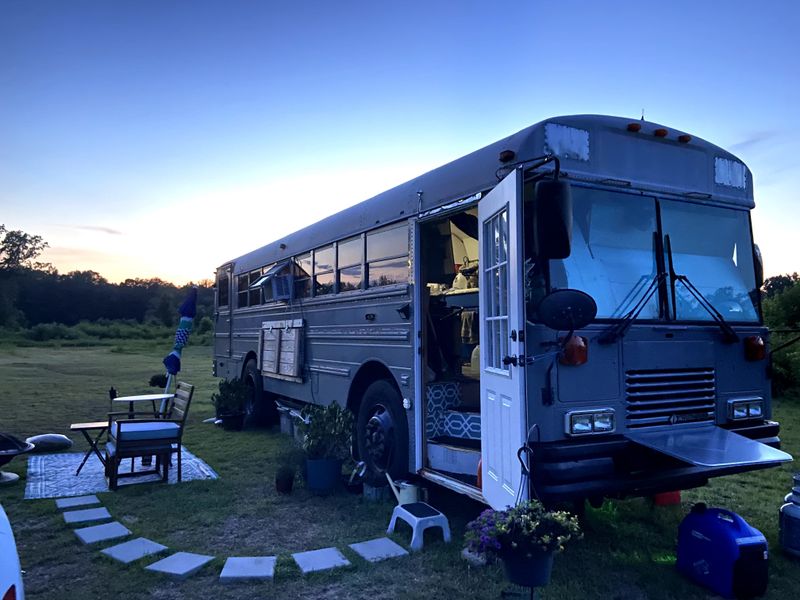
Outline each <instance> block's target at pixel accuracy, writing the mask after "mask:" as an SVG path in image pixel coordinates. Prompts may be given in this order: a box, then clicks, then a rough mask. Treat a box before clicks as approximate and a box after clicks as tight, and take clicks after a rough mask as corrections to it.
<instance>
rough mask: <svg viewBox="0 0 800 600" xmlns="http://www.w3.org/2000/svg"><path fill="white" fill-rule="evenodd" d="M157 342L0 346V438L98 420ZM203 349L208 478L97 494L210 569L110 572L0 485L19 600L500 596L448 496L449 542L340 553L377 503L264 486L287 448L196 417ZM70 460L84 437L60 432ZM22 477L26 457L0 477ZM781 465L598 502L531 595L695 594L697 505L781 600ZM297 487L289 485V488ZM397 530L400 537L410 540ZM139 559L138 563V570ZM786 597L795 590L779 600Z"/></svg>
mask: <svg viewBox="0 0 800 600" xmlns="http://www.w3.org/2000/svg"><path fill="white" fill-rule="evenodd" d="M167 350H168V348H166V347H164V345H163V344H156V343H153V342H150V343H144V342H141V343H131V342H120V343H119V345H118V346H114V345H110V346H103V347H81V348H57V347H26V348H17V347H10V346H3V347H0V408H1V410H2V415H3V416H2V421H1V425H0V430H2V431H6V432H9V433H13V434H15V435H17V436H18V437H22V438H24V437H27V436H29V435H33V434H36V433H42V432H57V433H65V434H67V433H68V427H69V423H71V422H76V421H83V420H95V419H97V418H98V417H101V416H102V415H103V414H104V413H105V412H107V410H108V396H107V390H108V388H109V387H111V386H112V385H113V386H114V387H115V388H117V389H118V390H119V391H120V392H121V393H136V392H147V391H148V388H147V387H146V383H147V381H148V380H149V378H150V376H151V375H153V374H155V373H158V372H160V371H161V358H162V357H163V355H164V354H165V353H166V351H167ZM210 371H211V357H210V348H208V347H198V346H192V345H189V346H188V347H187V348H186V351H185V354H184V360H183V371H182V373H181V378H182V379H185V380H186V381H189V382H191V383H194V384H195V385H196V386H197V387H196V390H195V395H194V400H193V403H192V409H191V411H190V425H189V428H188V430H187V433H186V435H185V437H184V441H185V444H186V446H187V447H188V448H189V449H190V450H191V451H192V452H193V453H195V454H196V455H198V456H200V457H201V458H203V459H204V460H205V461H206V462H208V463H209V464H210V465H211V466H212V467H213V468H214V469H215V470H216V471H217V472H218V473H219V475H220V479H219V480H217V481H200V482H187V483H183V484H181V485H177V486H165V485H160V484H146V485H136V486H132V487H128V488H124V489H122V490H120V491H119V492H117V493H114V494H111V493H109V494H103V495H102V496H101V501H102V503H103V504H104V505H105V506H106V507H108V509H109V510H110V511H111V514H112V515H114V517H115V518H116V519H118V520H120V521H122V522H123V523H124V524H125V525H126V526H127V527H128V528H129V529H130V530H131V531H132V532H133V533H134V535H136V536H145V537H148V538H150V539H153V540H155V541H158V542H161V543H163V544H165V545H167V546H169V547H170V548H171V549H174V550H185V551H191V552H199V553H203V554H212V555H214V556H216V557H217V559H216V560H215V561H214V562H213V563H211V565H210V566H207V567H205V568H204V569H203V570H202V571H200V572H199V573H198V574H196V575H195V576H193V577H192V578H190V579H189V580H187V581H183V582H173V581H170V580H167V579H165V578H163V577H160V576H158V575H155V574H151V573H148V572H145V571H143V570H142V568H141V564H134V565H129V566H122V565H120V564H117V563H115V562H112V561H111V560H109V559H106V558H105V557H103V556H102V555H101V554H100V553H99V552H98V551H97V549H92V548H87V547H85V546H82V545H81V544H80V543H79V542H78V540H77V538H76V537H75V535H74V534H73V533H71V531H70V527H68V526H67V525H65V524H64V523H63V520H62V519H61V518H60V516H59V514H58V512H57V511H56V509H55V503H54V501H53V500H38V501H25V500H22V496H23V492H24V485H23V483H19V484H17V485H14V486H11V487H7V488H0V502H1V503H2V504H3V506H4V507H5V509H6V512H7V513H8V515H9V518H10V520H11V523H12V525H13V527H14V529H15V533H16V536H17V543H18V546H19V551H20V556H21V561H22V565H23V569H24V570H25V571H26V574H25V584H26V592H27V597H28V598H30V599H32V600H36V599H37V598H41V599H51V598H55V597H69V598H101V597H106V598H116V597H122V596H123V595H124V596H125V597H126V598H131V599H144V598H159V599H170V598H215V599H225V598H250V597H279V598H371V599H379V598H497V597H499V595H500V592H501V590H503V589H504V588H505V587H506V584H505V581H504V578H503V574H502V570H501V569H500V568H499V567H497V566H490V567H486V568H482V569H478V568H474V567H469V566H467V564H466V563H465V562H464V561H463V560H461V558H460V556H459V554H460V550H461V537H462V534H463V531H464V525H465V523H466V522H467V521H468V520H469V519H471V518H473V517H474V516H475V515H476V514H477V513H478V512H479V511H480V509H481V507H480V506H479V505H477V504H475V503H473V502H471V501H469V500H467V499H465V498H463V497H461V496H458V495H453V494H450V493H448V492H445V491H442V490H434V492H433V494H432V503H434V504H435V505H436V506H438V507H440V508H442V509H443V510H444V511H445V513H446V514H447V515H448V517H449V519H450V524H451V528H452V530H453V534H454V543H453V544H451V545H446V544H443V543H442V542H441V541H440V539H438V538H437V537H436V536H435V535H431V537H430V538H426V545H425V550H424V551H423V552H421V553H418V554H415V555H413V556H410V557H407V558H402V559H394V560H390V561H386V562H384V563H379V564H375V565H372V564H368V563H366V562H364V561H363V560H361V559H360V558H358V556H357V555H356V554H354V553H352V552H350V551H349V549H348V548H347V544H350V543H353V542H357V541H364V540H367V539H371V538H374V537H378V536H380V535H382V534H383V532H384V531H385V528H386V526H387V525H388V522H389V516H390V514H391V508H392V507H391V505H390V504H388V503H387V504H373V503H368V502H364V501H363V500H362V499H361V498H359V497H356V496H352V495H348V494H347V493H346V492H342V493H340V494H339V495H336V496H332V497H327V498H319V497H315V496H312V495H310V494H308V493H306V491H305V489H303V486H302V483H300V482H298V484H297V485H296V489H295V492H294V493H293V494H292V495H290V496H279V495H277V494H276V492H275V489H274V483H273V478H274V473H275V470H276V469H277V467H278V465H279V463H280V459H279V458H278V457H279V456H280V455H281V454H282V453H284V452H286V451H287V450H288V449H289V448H290V443H289V440H288V438H286V437H285V436H281V435H280V434H278V433H276V432H269V431H252V432H243V433H231V432H225V431H222V430H220V429H219V428H216V427H213V426H211V425H207V424H203V423H202V420H203V419H205V418H207V417H209V416H211V415H212V414H213V408H212V406H211V403H210V401H209V398H210V396H211V393H212V391H213V390H214V389H215V380H214V379H213V378H212V377H211V373H210ZM776 413H777V414H776V416H777V418H778V419H779V420H780V421H782V425H783V429H782V437H783V440H784V449H786V450H787V451H789V452H792V453H793V454H797V453H798V450H800V429H798V419H800V401H795V402H794V403H789V402H788V401H787V402H785V403H782V404H781V403H778V406H777V410H776ZM72 439H73V440H74V441H75V443H76V447H77V449H79V450H83V449H84V442H83V439H82V438H80V437H79V436H72ZM6 470H10V471H14V472H17V473H19V474H20V475H22V477H23V478H24V476H25V472H26V460H25V459H17V460H15V461H13V462H12V463H11V464H10V465H8V466H7V467H6ZM792 471H793V466H792V465H786V466H783V467H780V468H777V469H770V470H766V471H760V472H754V473H750V474H745V475H740V476H732V477H728V478H724V479H717V480H715V481H713V482H712V484H710V485H709V486H707V487H705V488H701V489H699V490H692V491H689V492H684V494H683V504H682V505H681V506H680V507H667V508H653V507H652V506H651V505H650V504H649V503H648V502H647V501H645V500H642V499H634V500H626V501H620V502H607V503H606V504H605V505H604V506H603V508H601V509H599V510H591V509H590V510H589V511H588V512H587V531H586V536H585V539H584V540H583V541H580V542H577V543H576V544H574V545H573V546H572V547H570V548H568V550H567V552H566V553H565V554H563V555H560V556H559V557H557V559H556V566H555V571H554V576H553V583H552V584H551V585H550V586H549V587H548V588H547V589H546V590H544V592H543V593H542V597H544V598H620V599H621V598H707V597H708V594H706V593H705V592H704V591H703V590H702V589H700V588H697V587H695V586H693V585H691V584H689V583H687V582H686V581H684V579H683V578H682V577H681V576H679V575H678V574H677V573H676V571H675V568H674V559H675V538H676V534H677V526H678V523H679V522H680V520H681V518H682V517H683V515H684V514H685V512H686V511H687V510H688V508H689V506H690V505H691V504H692V503H693V502H696V501H698V500H703V501H705V502H707V503H709V504H712V505H719V506H724V507H727V508H730V509H732V510H735V511H738V512H739V513H740V514H742V515H743V516H744V517H745V518H746V519H748V520H749V521H750V523H751V524H753V525H754V526H755V527H758V528H759V529H760V530H761V531H762V532H764V534H765V535H766V536H767V539H768V540H769V542H770V545H771V550H772V554H771V563H770V588H769V593H768V597H774V598H791V597H794V596H795V595H796V590H797V589H800V569H798V565H797V564H796V563H793V562H792V561H790V560H787V559H786V558H784V556H783V555H782V554H781V552H780V549H779V547H778V544H777V539H778V533H777V531H778V508H779V506H780V505H781V503H782V499H783V496H784V495H785V494H786V493H787V492H788V491H789V488H790V482H791V473H792ZM298 488H299V489H298ZM407 534H408V531H407V530H405V529H401V530H400V535H399V536H397V540H398V541H400V542H401V543H404V544H407V543H408V541H409V540H408V536H407ZM326 546H337V547H338V548H340V549H342V550H343V551H344V552H345V554H346V555H347V556H348V558H349V559H350V561H351V562H352V563H353V566H352V567H351V568H348V569H344V570H339V571H335V572H331V573H326V574H318V575H314V576H311V577H302V576H301V575H300V572H299V570H298V569H297V568H296V567H295V566H294V563H293V562H292V560H291V557H290V553H291V552H297V551H302V550H312V549H317V548H323V547H326ZM268 554H277V555H278V556H279V559H278V569H277V574H276V578H275V581H274V582H271V583H260V584H238V585H222V584H220V583H219V582H218V580H217V578H218V576H219V572H220V569H221V567H222V564H223V563H224V558H225V557H227V556H231V555H239V556H247V555H268ZM144 562H145V563H146V562H148V561H147V560H145V561H144ZM792 590H795V592H792Z"/></svg>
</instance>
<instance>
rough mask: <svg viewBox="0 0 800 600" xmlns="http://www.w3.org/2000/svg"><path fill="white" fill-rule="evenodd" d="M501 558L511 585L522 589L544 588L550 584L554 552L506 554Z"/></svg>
mask: <svg viewBox="0 0 800 600" xmlns="http://www.w3.org/2000/svg"><path fill="white" fill-rule="evenodd" d="M501 557H502V559H503V567H505V570H506V577H507V578H508V580H509V581H510V582H511V583H513V584H516V585H521V586H522V587H543V586H545V585H547V584H548V583H550V574H551V573H552V571H553V552H545V551H543V550H539V551H534V552H531V553H529V554H523V553H522V552H504V553H503V554H502V556H501Z"/></svg>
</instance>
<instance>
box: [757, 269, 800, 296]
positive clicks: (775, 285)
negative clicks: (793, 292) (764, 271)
mask: <svg viewBox="0 0 800 600" xmlns="http://www.w3.org/2000/svg"><path fill="white" fill-rule="evenodd" d="M799 282H800V275H798V274H797V273H792V274H791V275H789V274H788V273H787V274H786V275H775V276H774V277H768V278H767V280H766V281H765V282H764V293H765V294H766V295H767V298H774V297H775V296H776V295H777V294H780V293H781V292H783V291H785V290H787V289H789V288H791V287H792V286H794V285H795V284H796V283H799Z"/></svg>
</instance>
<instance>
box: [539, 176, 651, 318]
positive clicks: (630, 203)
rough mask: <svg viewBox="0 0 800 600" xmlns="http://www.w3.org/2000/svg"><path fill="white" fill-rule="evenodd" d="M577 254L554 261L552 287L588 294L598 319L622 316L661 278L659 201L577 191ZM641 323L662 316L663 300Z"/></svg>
mask: <svg viewBox="0 0 800 600" xmlns="http://www.w3.org/2000/svg"><path fill="white" fill-rule="evenodd" d="M572 222H573V226H572V252H571V254H570V255H569V257H567V258H565V259H563V260H553V261H551V262H550V287H551V289H556V288H573V289H578V290H582V291H584V292H586V293H587V294H589V295H590V296H592V297H593V298H594V299H595V302H597V318H598V319H615V318H620V317H622V316H623V315H624V314H625V313H626V312H628V311H629V310H631V309H632V308H633V306H635V305H636V303H637V302H639V300H641V299H642V297H643V296H644V295H646V290H647V288H648V287H649V286H650V283H651V282H652V281H653V279H654V278H655V277H656V273H657V268H656V260H655V256H656V255H655V247H654V240H655V233H656V231H657V223H656V202H655V198H653V197H642V196H634V195H631V194H622V193H619V192H610V191H605V190H593V189H589V188H581V187H577V186H573V188H572ZM639 318H640V319H657V318H658V298H657V297H656V295H655V294H654V295H653V296H651V297H650V299H649V300H648V301H647V303H646V304H645V306H644V308H643V309H642V312H641V313H640V314H639Z"/></svg>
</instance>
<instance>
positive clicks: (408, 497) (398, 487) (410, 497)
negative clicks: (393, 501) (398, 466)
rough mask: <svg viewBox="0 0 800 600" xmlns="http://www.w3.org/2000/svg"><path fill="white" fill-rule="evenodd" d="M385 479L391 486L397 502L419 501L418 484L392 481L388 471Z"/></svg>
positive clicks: (409, 502) (410, 502) (411, 502)
mask: <svg viewBox="0 0 800 600" xmlns="http://www.w3.org/2000/svg"><path fill="white" fill-rule="evenodd" d="M386 479H388V480H389V486H390V487H391V488H392V492H393V493H394V495H395V497H396V498H397V503H398V504H413V503H414V502H419V486H416V485H414V484H413V483H411V482H409V481H400V480H398V481H394V480H393V479H392V477H391V475H389V473H386Z"/></svg>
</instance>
